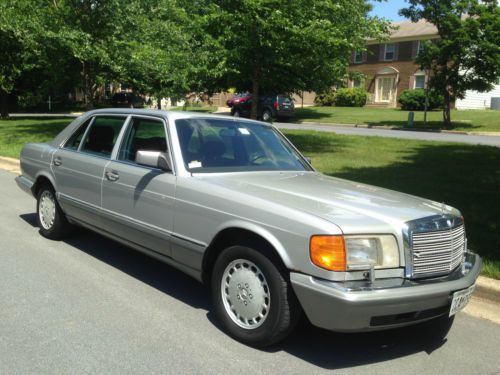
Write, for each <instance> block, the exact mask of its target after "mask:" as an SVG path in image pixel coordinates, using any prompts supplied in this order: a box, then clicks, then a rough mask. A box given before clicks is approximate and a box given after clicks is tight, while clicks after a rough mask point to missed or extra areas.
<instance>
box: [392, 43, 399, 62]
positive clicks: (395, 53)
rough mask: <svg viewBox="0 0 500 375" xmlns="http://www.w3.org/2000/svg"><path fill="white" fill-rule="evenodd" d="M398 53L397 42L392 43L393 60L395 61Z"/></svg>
mask: <svg viewBox="0 0 500 375" xmlns="http://www.w3.org/2000/svg"><path fill="white" fill-rule="evenodd" d="M398 54H399V43H394V58H393V60H394V61H397V59H398Z"/></svg>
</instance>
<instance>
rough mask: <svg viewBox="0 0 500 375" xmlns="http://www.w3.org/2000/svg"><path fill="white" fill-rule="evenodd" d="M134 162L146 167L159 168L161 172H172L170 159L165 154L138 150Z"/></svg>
mask: <svg viewBox="0 0 500 375" xmlns="http://www.w3.org/2000/svg"><path fill="white" fill-rule="evenodd" d="M135 162H136V163H137V164H140V165H145V166H148V167H153V168H159V169H161V170H162V171H165V172H170V171H172V166H171V165H170V159H169V157H168V154H167V153H166V152H161V151H147V150H138V151H137V153H136V155H135Z"/></svg>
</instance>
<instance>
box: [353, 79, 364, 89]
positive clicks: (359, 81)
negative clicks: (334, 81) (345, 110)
mask: <svg viewBox="0 0 500 375" xmlns="http://www.w3.org/2000/svg"><path fill="white" fill-rule="evenodd" d="M352 87H363V80H362V79H361V78H354V79H353V80H352Z"/></svg>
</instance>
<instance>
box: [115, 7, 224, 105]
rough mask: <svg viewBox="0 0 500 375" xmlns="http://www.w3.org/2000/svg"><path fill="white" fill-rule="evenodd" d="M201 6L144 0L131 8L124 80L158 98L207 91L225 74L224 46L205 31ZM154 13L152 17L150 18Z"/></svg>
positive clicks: (180, 96) (176, 97)
mask: <svg viewBox="0 0 500 375" xmlns="http://www.w3.org/2000/svg"><path fill="white" fill-rule="evenodd" d="M198 9H199V8H194V7H192V6H191V5H190V4H189V3H188V2H186V4H182V3H181V1H177V0H142V1H137V2H135V3H133V4H131V5H130V7H129V9H128V10H127V12H126V13H127V14H129V15H130V16H129V17H128V21H127V28H128V29H129V32H128V37H127V41H126V42H125V45H126V47H125V50H126V51H127V53H125V54H124V55H123V56H124V57H125V60H124V61H123V66H124V67H125V73H126V74H125V77H124V79H125V80H127V81H128V82H130V83H132V85H133V86H135V87H137V88H139V89H140V90H141V91H143V92H147V93H149V94H151V95H152V96H154V97H155V98H156V99H157V100H158V104H157V106H158V108H160V100H161V98H163V97H170V98H175V99H180V98H183V97H185V96H186V95H187V94H188V93H191V92H205V91H209V90H210V87H211V86H210V87H209V85H208V84H207V83H209V82H212V81H214V80H216V79H217V77H219V76H220V75H221V74H223V69H219V68H220V67H219V66H218V65H217V63H218V59H217V56H220V48H218V47H217V45H216V44H215V43H214V41H213V39H211V38H210V35H209V34H207V33H206V31H205V24H206V22H205V21H204V17H203V15H201V14H200V13H199V12H198ZM151 14H154V17H151Z"/></svg>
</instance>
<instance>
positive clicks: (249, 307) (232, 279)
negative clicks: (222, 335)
mask: <svg viewBox="0 0 500 375" xmlns="http://www.w3.org/2000/svg"><path fill="white" fill-rule="evenodd" d="M221 293H222V301H223V303H224V308H225V309H226V313H227V314H228V315H229V317H230V318H231V320H232V321H233V322H235V323H236V324H237V325H238V326H240V327H241V328H245V329H255V328H257V327H259V326H261V325H262V323H264V321H265V320H266V318H267V316H268V315H269V306H270V303H271V296H270V293H269V286H268V285H267V280H266V278H265V277H264V274H263V273H262V272H261V270H260V269H259V268H258V267H257V266H256V265H255V264H254V263H253V262H250V261H248V260H244V259H237V260H234V261H232V262H231V263H230V264H229V265H228V266H227V267H226V269H225V271H224V274H223V276H222V283H221Z"/></svg>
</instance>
